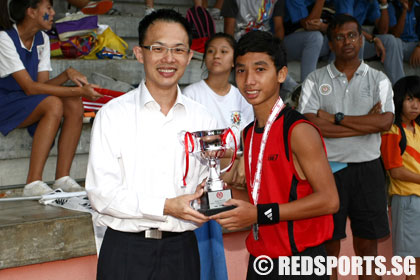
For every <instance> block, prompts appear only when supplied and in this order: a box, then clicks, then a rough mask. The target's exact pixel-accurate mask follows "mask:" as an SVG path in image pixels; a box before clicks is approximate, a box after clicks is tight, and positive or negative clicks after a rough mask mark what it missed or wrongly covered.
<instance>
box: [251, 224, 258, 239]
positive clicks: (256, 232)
mask: <svg viewBox="0 0 420 280" xmlns="http://www.w3.org/2000/svg"><path fill="white" fill-rule="evenodd" d="M252 235H254V240H255V241H257V240H258V224H253V225H252Z"/></svg>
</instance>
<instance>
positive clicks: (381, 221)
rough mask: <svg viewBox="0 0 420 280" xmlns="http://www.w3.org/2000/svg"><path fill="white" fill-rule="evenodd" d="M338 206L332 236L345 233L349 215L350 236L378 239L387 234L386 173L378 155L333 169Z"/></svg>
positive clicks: (341, 235)
mask: <svg viewBox="0 0 420 280" xmlns="http://www.w3.org/2000/svg"><path fill="white" fill-rule="evenodd" d="M334 178H335V183H336V185H337V189H338V195H339V197H340V209H339V211H338V212H337V213H336V214H334V216H333V217H334V234H333V238H332V239H333V240H340V239H343V238H345V237H346V221H347V217H349V218H350V225H351V229H352V232H353V236H355V237H359V238H364V239H379V238H382V237H385V236H387V235H389V224H388V213H387V201H386V188H385V185H386V183H385V173H384V169H383V167H382V163H381V159H375V160H372V161H367V162H361V163H349V164H348V166H347V167H346V168H344V169H342V170H340V171H338V172H336V173H334Z"/></svg>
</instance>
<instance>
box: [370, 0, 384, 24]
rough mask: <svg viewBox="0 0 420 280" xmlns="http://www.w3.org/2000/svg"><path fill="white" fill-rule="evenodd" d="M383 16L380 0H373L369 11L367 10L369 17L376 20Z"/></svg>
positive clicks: (371, 20) (372, 20)
mask: <svg viewBox="0 0 420 280" xmlns="http://www.w3.org/2000/svg"><path fill="white" fill-rule="evenodd" d="M380 17H381V11H380V9H379V3H378V1H372V2H371V3H370V4H369V8H368V12H367V19H368V20H369V21H370V22H375V20H377V19H379V18H380Z"/></svg>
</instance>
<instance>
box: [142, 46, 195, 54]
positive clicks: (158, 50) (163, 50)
mask: <svg viewBox="0 0 420 280" xmlns="http://www.w3.org/2000/svg"><path fill="white" fill-rule="evenodd" d="M141 47H142V48H145V49H147V50H149V51H150V52H151V53H154V54H156V55H166V54H167V53H168V51H171V53H172V55H176V56H184V55H186V54H188V53H189V52H190V49H188V48H185V47H174V48H169V47H167V46H162V45H151V46H141Z"/></svg>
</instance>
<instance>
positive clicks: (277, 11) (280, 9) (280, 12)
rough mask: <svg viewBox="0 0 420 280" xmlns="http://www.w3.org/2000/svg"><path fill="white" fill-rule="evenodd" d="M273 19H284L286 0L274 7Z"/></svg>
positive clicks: (281, 0)
mask: <svg viewBox="0 0 420 280" xmlns="http://www.w3.org/2000/svg"><path fill="white" fill-rule="evenodd" d="M273 17H282V18H284V0H279V1H277V3H276V5H274V11H273Z"/></svg>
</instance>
